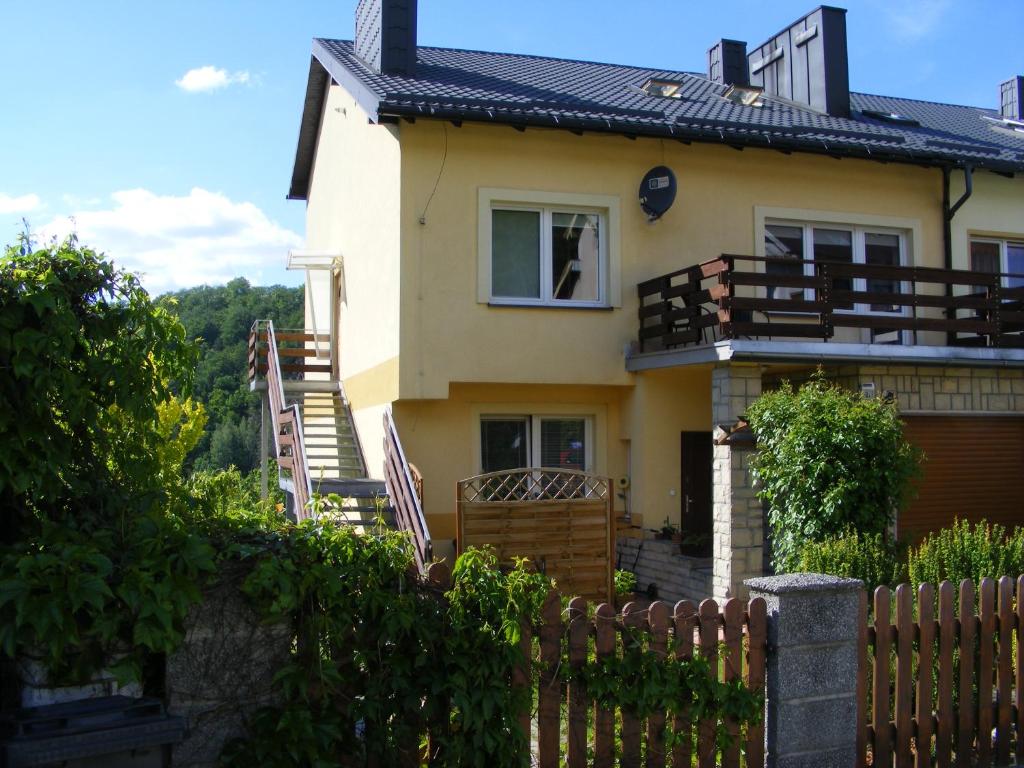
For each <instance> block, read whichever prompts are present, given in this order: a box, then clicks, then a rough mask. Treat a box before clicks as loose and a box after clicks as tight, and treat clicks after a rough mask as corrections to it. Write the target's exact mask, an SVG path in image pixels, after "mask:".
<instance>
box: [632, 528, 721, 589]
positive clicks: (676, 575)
mask: <svg viewBox="0 0 1024 768" xmlns="http://www.w3.org/2000/svg"><path fill="white" fill-rule="evenodd" d="M615 553H616V562H617V563H618V568H619V569H620V570H623V571H631V572H632V573H634V574H636V588H637V590H638V591H639V592H646V591H647V588H648V586H649V585H651V584H655V585H657V588H658V599H659V600H664V601H666V602H669V603H675V602H678V601H679V600H693V601H694V602H699V601H701V600H703V599H704V598H705V597H710V596H711V560H710V559H709V558H699V557H687V556H686V555H682V554H680V553H679V545H678V544H676V543H675V542H672V541H659V540H657V539H638V538H620V539H619V540H618V541H617V542H616V543H615Z"/></svg>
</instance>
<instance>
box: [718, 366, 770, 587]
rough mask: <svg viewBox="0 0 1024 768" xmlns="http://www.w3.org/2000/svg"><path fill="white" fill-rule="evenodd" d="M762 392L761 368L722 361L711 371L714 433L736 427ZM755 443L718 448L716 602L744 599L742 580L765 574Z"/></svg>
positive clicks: (720, 433) (720, 446) (719, 433)
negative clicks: (754, 465) (755, 480)
mask: <svg viewBox="0 0 1024 768" xmlns="http://www.w3.org/2000/svg"><path fill="white" fill-rule="evenodd" d="M760 395H761V371H760V369H759V368H757V367H756V366H742V365H736V364H728V365H722V366H720V367H718V368H715V370H714V371H712V373H711V414H712V424H713V426H714V436H715V438H716V441H717V438H719V437H721V435H722V434H723V433H722V432H721V430H719V427H720V426H722V427H731V426H733V425H734V424H735V423H736V420H737V419H739V418H740V417H741V416H743V415H744V414H745V413H746V410H747V407H748V406H749V405H750V404H751V403H752V402H754V400H756V399H757V398H758V397H759V396H760ZM752 453H753V446H752V445H732V446H730V445H718V444H717V442H716V444H715V446H714V473H713V475H712V478H713V480H712V485H713V488H712V496H713V505H714V509H713V514H714V575H713V579H712V588H713V592H714V597H715V599H716V600H723V599H725V598H728V597H739V598H743V597H745V596H746V588H745V587H744V586H743V581H744V580H745V579H749V578H752V577H756V576H760V575H761V574H762V573H763V561H764V554H763V552H764V532H763V530H762V529H763V525H762V520H763V515H762V512H761V501H760V500H759V499H758V498H757V496H756V495H755V493H754V487H753V483H752V481H751V477H750V471H749V466H750V457H751V455H752Z"/></svg>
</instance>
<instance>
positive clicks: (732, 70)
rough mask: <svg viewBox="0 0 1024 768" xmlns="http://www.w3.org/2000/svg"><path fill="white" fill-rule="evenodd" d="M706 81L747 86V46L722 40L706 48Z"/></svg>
mask: <svg viewBox="0 0 1024 768" xmlns="http://www.w3.org/2000/svg"><path fill="white" fill-rule="evenodd" d="M708 80H710V81H711V82H713V83H720V84H722V85H747V83H748V80H749V78H748V77H747V44H746V43H745V42H743V41H742V40H724V39H723V40H719V41H718V42H717V43H715V44H714V45H713V46H711V47H710V48H708Z"/></svg>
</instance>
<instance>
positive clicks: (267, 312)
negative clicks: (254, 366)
mask: <svg viewBox="0 0 1024 768" xmlns="http://www.w3.org/2000/svg"><path fill="white" fill-rule="evenodd" d="M157 303H158V304H159V305H160V306H161V307H163V308H165V309H166V310H168V311H169V312H172V313H174V314H175V315H177V316H178V317H179V318H180V320H181V322H182V324H183V325H184V326H185V330H186V333H187V335H188V337H189V338H199V339H200V340H201V342H202V343H201V346H200V356H199V362H198V366H197V369H196V377H195V389H194V393H193V394H194V396H195V398H196V399H197V400H198V401H200V402H201V403H203V405H204V407H205V408H206V411H207V413H208V414H209V425H208V430H207V431H206V433H205V434H204V435H203V437H202V439H201V440H200V441H199V444H198V445H197V447H196V449H195V450H194V451H193V453H192V454H191V456H190V457H189V460H188V462H187V464H186V468H187V469H189V468H195V469H198V470H217V469H226V468H228V467H230V466H235V467H238V468H239V469H240V470H241V471H242V472H243V473H246V472H249V471H251V470H252V469H254V468H256V467H258V466H259V424H260V399H259V396H258V395H256V394H254V393H252V392H250V391H249V383H248V375H247V371H248V366H249V363H248V341H249V329H250V327H251V326H252V323H253V321H254V320H256V319H264V318H269V319H271V320H273V321H274V325H275V326H277V328H279V329H281V328H301V327H302V326H303V325H304V314H303V313H304V308H303V289H302V288H286V287H284V286H279V285H275V286H269V287H258V286H252V285H249V283H248V281H247V280H245V279H244V278H241V277H239V278H236V279H234V280H232V281H230V282H229V283H227V284H226V285H222V286H208V285H204V286H200V287H198V288H188V289H185V290H182V291H177V292H175V293H168V294H164V295H163V296H160V297H159V298H158V299H157Z"/></svg>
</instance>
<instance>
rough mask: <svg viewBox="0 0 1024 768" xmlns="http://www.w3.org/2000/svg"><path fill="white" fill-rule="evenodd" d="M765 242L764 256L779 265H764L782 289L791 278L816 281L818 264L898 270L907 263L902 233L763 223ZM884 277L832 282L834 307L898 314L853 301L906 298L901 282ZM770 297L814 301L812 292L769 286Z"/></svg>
mask: <svg viewBox="0 0 1024 768" xmlns="http://www.w3.org/2000/svg"><path fill="white" fill-rule="evenodd" d="M764 240H765V243H764V253H765V256H767V257H769V258H774V259H780V260H781V261H770V262H768V263H767V264H765V272H766V273H768V274H769V275H778V276H779V278H780V280H779V282H780V283H782V286H785V280H786V279H787V278H793V277H798V276H807V277H812V276H814V275H815V274H816V265H817V264H823V263H824V264H865V265H873V266H884V267H898V266H900V265H902V264H905V263H906V256H905V253H906V237H905V234H904V233H903V232H901V231H899V230H887V229H883V228H880V227H859V226H857V227H855V226H846V225H842V224H833V223H828V224H812V223H804V222H788V221H786V222H783V221H775V222H766V223H765V228H764ZM787 262H789V263H787ZM881 274H882V275H883V276H877V274H876V276H871V277H853V276H849V275H844V276H837V277H834V278H832V292H833V303H834V306H835V307H836V308H837V309H845V310H850V311H859V312H899V311H900V307H899V306H895V305H893V304H889V303H886V302H885V301H884V300H880V301H875V302H856V301H855V300H854V299H855V298H862V297H855V296H854V295H853V294H854V292H857V293H874V294H879V295H884V294H887V293H888V294H898V293H902V291H903V289H902V284H901V282H900V281H899V280H897V279H895V278H891V277H888V276H884V272H883V273H881ZM792 282H797V281H792ZM768 295H769V298H776V299H794V300H803V301H813V300H814V291H813V289H810V288H804V287H776V288H773V287H769V288H768Z"/></svg>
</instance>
